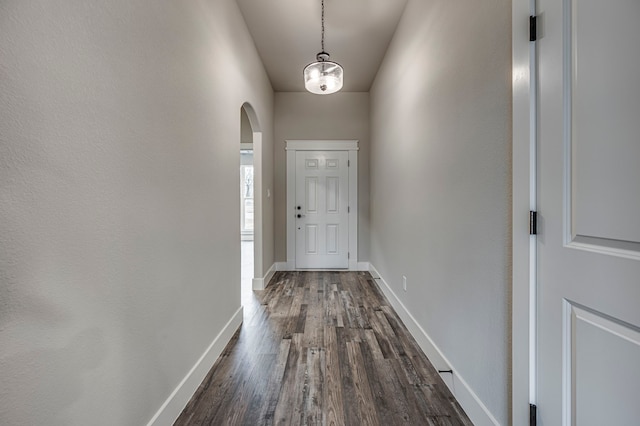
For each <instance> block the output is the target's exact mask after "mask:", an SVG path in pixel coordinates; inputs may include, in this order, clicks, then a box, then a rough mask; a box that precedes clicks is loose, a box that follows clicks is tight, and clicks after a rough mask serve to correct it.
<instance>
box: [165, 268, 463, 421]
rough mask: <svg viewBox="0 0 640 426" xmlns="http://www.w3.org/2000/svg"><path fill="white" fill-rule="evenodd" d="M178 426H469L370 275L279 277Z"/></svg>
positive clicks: (252, 307) (258, 296) (250, 304)
mask: <svg viewBox="0 0 640 426" xmlns="http://www.w3.org/2000/svg"><path fill="white" fill-rule="evenodd" d="M254 295H255V296H254V297H253V300H252V301H247V303H245V304H244V309H245V311H244V322H243V325H242V327H241V329H240V330H239V331H238V332H237V333H236V334H235V335H234V337H233V339H232V340H231V342H230V343H229V344H228V345H227V347H226V348H225V350H224V352H223V354H222V356H221V357H220V358H219V359H218V361H217V362H216V363H215V365H214V366H213V368H212V369H211V371H210V372H209V374H208V375H207V377H206V379H205V380H204V382H203V383H202V385H201V386H200V388H199V389H198V391H197V392H196V394H195V395H194V397H193V398H192V399H191V401H190V402H189V404H188V405H187V407H186V408H185V410H184V411H183V413H182V415H181V416H180V417H179V418H178V420H177V421H176V423H175V424H176V425H203V424H206V425H223V424H224V425H263V424H288V425H297V424H343V425H359V424H363V425H397V424H411V425H416V424H421V425H471V422H470V421H469V420H468V418H467V417H466V415H465V414H464V412H463V411H462V409H461V408H460V406H459V405H458V403H457V402H456V401H455V399H454V397H453V396H452V395H451V393H450V392H449V390H448V389H447V387H446V385H445V384H444V382H443V381H442V379H441V378H440V376H439V375H438V373H437V371H436V370H435V369H434V368H433V366H432V365H431V363H430V362H429V361H428V360H427V358H426V357H425V355H424V354H423V353H422V351H420V349H419V348H418V345H417V344H416V342H415V341H414V340H413V338H412V337H411V336H410V335H409V333H408V331H407V330H406V328H405V327H404V325H403V324H402V322H401V321H400V319H399V318H398V316H397V314H396V313H395V311H394V310H393V309H392V308H391V307H390V306H389V304H388V302H387V300H386V299H385V297H384V296H383V294H382V293H381V292H380V290H379V289H378V287H377V285H376V284H375V281H374V280H373V279H372V278H371V275H370V274H369V273H368V272H278V273H277V274H276V275H275V276H274V278H273V280H272V281H271V284H270V285H269V286H268V288H267V289H266V290H264V291H263V292H256V293H254Z"/></svg>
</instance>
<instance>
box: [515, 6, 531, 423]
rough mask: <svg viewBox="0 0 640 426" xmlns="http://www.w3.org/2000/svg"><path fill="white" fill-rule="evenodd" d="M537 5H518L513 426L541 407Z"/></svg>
mask: <svg viewBox="0 0 640 426" xmlns="http://www.w3.org/2000/svg"><path fill="white" fill-rule="evenodd" d="M535 14H536V12H535V0H514V1H513V2H512V18H511V22H512V91H513V92H512V96H513V99H512V101H513V103H512V108H513V110H512V119H513V141H512V306H511V309H512V324H511V356H512V358H511V372H512V373H511V408H512V412H511V416H512V418H511V422H510V423H511V424H514V425H525V424H529V421H530V404H535V403H536V392H537V391H536V382H537V380H536V377H537V369H536V367H537V362H536V357H537V331H536V325H537V318H536V314H537V306H536V305H537V297H536V295H537V277H536V272H537V266H536V254H537V249H536V244H537V241H536V236H535V235H533V236H532V235H530V234H529V225H530V223H529V220H530V215H529V212H530V211H532V210H533V211H535V210H536V194H537V188H536V181H537V164H536V157H537V85H536V84H537V80H536V78H537V73H536V42H535V41H530V40H529V29H530V28H529V25H530V23H529V17H530V16H535Z"/></svg>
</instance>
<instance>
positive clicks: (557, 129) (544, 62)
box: [537, 0, 640, 426]
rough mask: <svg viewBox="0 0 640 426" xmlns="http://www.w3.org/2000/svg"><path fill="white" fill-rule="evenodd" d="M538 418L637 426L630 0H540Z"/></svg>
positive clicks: (634, 86)
mask: <svg viewBox="0 0 640 426" xmlns="http://www.w3.org/2000/svg"><path fill="white" fill-rule="evenodd" d="M538 16H539V17H540V18H541V19H542V22H541V23H540V24H539V28H540V29H541V30H542V31H541V33H539V37H540V38H539V40H538V42H537V43H538V59H539V62H538V63H539V108H540V110H539V123H538V131H539V133H538V134H539V155H538V158H539V163H538V164H539V169H538V171H539V174H538V176H539V182H538V183H539V186H538V191H539V192H538V216H539V220H538V224H539V235H538V262H539V263H538V278H539V290H538V291H539V293H538V301H539V302H538V318H539V322H538V420H539V421H538V424H540V425H545V426H552V425H553V426H555V425H561V424H562V425H579V426H590V425H593V426H602V425H616V426H625V425H627V426H631V425H635V426H637V425H639V424H640V403H639V402H640V47H639V45H638V43H639V42H640V26H639V25H638V20H639V19H640V1H638V0H611V1H601V0H562V1H558V0H539V3H538Z"/></svg>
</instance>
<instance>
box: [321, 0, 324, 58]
mask: <svg viewBox="0 0 640 426" xmlns="http://www.w3.org/2000/svg"><path fill="white" fill-rule="evenodd" d="M321 45H322V51H323V52H324V0H322V41H321Z"/></svg>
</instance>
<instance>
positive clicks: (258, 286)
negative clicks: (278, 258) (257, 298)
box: [251, 263, 280, 290]
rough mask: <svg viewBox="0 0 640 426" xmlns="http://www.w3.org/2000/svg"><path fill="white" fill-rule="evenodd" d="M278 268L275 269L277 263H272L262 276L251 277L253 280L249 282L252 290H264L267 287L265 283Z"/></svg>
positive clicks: (267, 282)
mask: <svg viewBox="0 0 640 426" xmlns="http://www.w3.org/2000/svg"><path fill="white" fill-rule="evenodd" d="M279 270H280V269H277V264H275V263H274V264H273V265H271V267H270V268H269V270H268V271H267V273H266V274H265V275H264V277H262V278H254V279H253V281H252V282H251V286H252V288H253V289H254V290H264V289H265V288H266V287H267V284H269V281H271V278H273V275H274V274H275V273H276V271H279Z"/></svg>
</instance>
